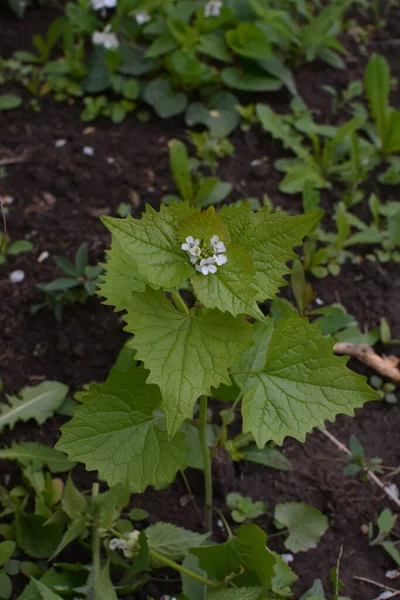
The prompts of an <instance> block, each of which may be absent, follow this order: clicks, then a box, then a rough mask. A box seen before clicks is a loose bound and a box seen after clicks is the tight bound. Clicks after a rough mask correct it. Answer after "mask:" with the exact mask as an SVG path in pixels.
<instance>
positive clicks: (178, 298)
mask: <svg viewBox="0 0 400 600" xmlns="http://www.w3.org/2000/svg"><path fill="white" fill-rule="evenodd" d="M170 293H171V295H172V296H173V298H174V300H175V305H176V307H177V308H178V310H181V312H182V309H183V312H185V313H186V314H187V315H188V314H189V308H188V307H187V305H186V302H185V301H184V300H183V298H182V296H181V295H180V293H179V292H174V291H171V292H170Z"/></svg>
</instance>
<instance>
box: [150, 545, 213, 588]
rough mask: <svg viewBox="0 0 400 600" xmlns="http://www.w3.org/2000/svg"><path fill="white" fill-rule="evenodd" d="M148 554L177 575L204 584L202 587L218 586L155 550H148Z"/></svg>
mask: <svg viewBox="0 0 400 600" xmlns="http://www.w3.org/2000/svg"><path fill="white" fill-rule="evenodd" d="M149 554H150V556H151V557H152V558H154V560H156V561H158V562H160V563H162V564H163V565H165V566H166V567H171V569H174V570H175V571H178V572H179V573H182V574H183V575H187V576H188V577H191V578H192V579H195V580H196V581H199V582H200V583H204V585H208V586H209V587H213V588H216V587H219V584H218V583H216V582H215V581H211V579H207V578H206V577H203V576H202V575H199V573H195V572H194V571H191V570H190V569H186V567H184V566H182V565H180V564H178V563H177V562H175V561H173V560H171V559H169V558H167V557H166V556H164V555H163V554H159V553H158V552H157V551H156V550H151V549H150V550H149Z"/></svg>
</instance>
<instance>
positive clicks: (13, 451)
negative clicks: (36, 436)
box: [0, 442, 74, 473]
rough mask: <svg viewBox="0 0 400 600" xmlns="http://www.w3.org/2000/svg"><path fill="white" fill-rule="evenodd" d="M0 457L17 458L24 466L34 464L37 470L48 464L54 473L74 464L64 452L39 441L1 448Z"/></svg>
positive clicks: (68, 468) (6, 458)
mask: <svg viewBox="0 0 400 600" xmlns="http://www.w3.org/2000/svg"><path fill="white" fill-rule="evenodd" d="M0 459H1V460H16V461H17V462H19V463H20V464H21V465H23V466H24V467H25V466H32V467H33V468H34V469H35V470H40V469H42V467H43V465H46V466H47V467H48V469H49V470H50V471H51V472H52V473H62V472H63V471H69V470H70V469H71V468H72V467H73V466H74V463H72V462H71V461H69V460H68V458H67V456H66V455H65V454H64V453H63V452H59V451H58V450H55V449H54V448H49V447H48V446H44V445H43V444H39V443H38V442H24V443H23V444H12V446H11V448H4V449H3V450H0Z"/></svg>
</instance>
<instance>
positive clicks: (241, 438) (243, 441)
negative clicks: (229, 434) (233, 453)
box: [232, 433, 254, 450]
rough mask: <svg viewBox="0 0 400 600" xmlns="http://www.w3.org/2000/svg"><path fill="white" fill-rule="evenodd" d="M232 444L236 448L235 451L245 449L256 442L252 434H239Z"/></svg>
mask: <svg viewBox="0 0 400 600" xmlns="http://www.w3.org/2000/svg"><path fill="white" fill-rule="evenodd" d="M232 442H233V444H234V446H235V450H240V448H245V447H246V446H248V445H249V444H251V443H252V442H254V436H253V434H252V433H239V434H238V435H237V436H236V437H235V438H233V440H232Z"/></svg>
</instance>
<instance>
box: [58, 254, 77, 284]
mask: <svg viewBox="0 0 400 600" xmlns="http://www.w3.org/2000/svg"><path fill="white" fill-rule="evenodd" d="M54 262H55V263H56V264H57V265H58V266H59V267H60V269H62V270H63V271H64V273H66V274H67V275H69V276H70V277H74V278H75V279H76V278H77V276H78V275H77V272H76V270H75V267H74V265H73V264H72V263H71V262H70V261H69V260H67V259H66V258H64V257H63V256H55V257H54Z"/></svg>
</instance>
